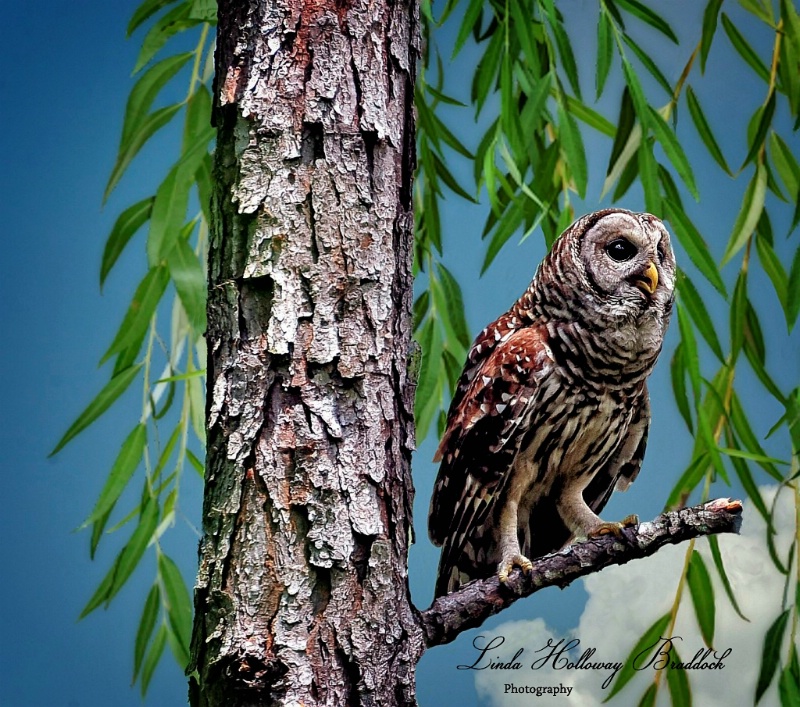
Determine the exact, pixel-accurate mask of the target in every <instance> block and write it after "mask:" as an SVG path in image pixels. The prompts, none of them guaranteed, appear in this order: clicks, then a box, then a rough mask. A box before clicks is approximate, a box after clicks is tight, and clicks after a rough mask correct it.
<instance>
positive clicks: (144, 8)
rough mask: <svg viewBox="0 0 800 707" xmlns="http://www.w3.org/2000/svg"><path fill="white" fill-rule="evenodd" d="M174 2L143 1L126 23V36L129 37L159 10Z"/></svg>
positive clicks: (170, 0)
mask: <svg viewBox="0 0 800 707" xmlns="http://www.w3.org/2000/svg"><path fill="white" fill-rule="evenodd" d="M174 2H175V0H145V1H144V2H143V3H142V4H141V5H139V7H137V8H136V10H135V11H134V13H133V15H132V16H131V19H130V22H129V23H128V29H127V34H128V37H130V36H131V35H132V34H133V33H134V32H135V31H136V29H137V28H138V27H140V26H141V25H142V24H143V23H144V22H146V21H147V20H148V19H149V18H150V17H152V16H153V15H155V14H156V13H157V12H158V11H159V10H160V9H161V8H163V7H166V6H167V5H171V4H172V3H174Z"/></svg>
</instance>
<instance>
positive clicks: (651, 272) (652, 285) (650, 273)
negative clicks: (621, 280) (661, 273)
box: [633, 260, 658, 295]
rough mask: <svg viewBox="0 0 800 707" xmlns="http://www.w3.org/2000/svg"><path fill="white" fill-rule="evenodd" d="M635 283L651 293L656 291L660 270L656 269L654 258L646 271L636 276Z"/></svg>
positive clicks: (643, 290)
mask: <svg viewBox="0 0 800 707" xmlns="http://www.w3.org/2000/svg"><path fill="white" fill-rule="evenodd" d="M633 284H634V285H636V287H638V288H639V289H640V290H641V291H642V292H645V293H647V294H650V295H652V294H653V293H654V292H655V291H656V287H658V270H656V266H655V265H654V264H653V261H652V260H651V261H650V262H649V263H648V264H647V267H646V268H645V270H644V272H643V273H642V274H641V275H637V276H636V277H635V279H634V281H633Z"/></svg>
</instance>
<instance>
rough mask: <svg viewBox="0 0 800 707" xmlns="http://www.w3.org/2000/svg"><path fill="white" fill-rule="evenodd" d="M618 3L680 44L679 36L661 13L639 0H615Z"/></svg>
mask: <svg viewBox="0 0 800 707" xmlns="http://www.w3.org/2000/svg"><path fill="white" fill-rule="evenodd" d="M615 2H616V4H617V5H619V6H620V7H623V8H625V9H626V10H627V11H628V12H630V13H631V14H632V15H633V16H634V17H638V18H639V19H640V20H641V21H642V22H645V23H646V24H648V25H650V26H651V27H653V28H654V29H657V30H658V31H659V32H661V33H662V34H663V35H664V36H666V37H669V38H670V39H671V40H672V41H673V42H675V44H678V38H677V37H676V36H675V33H674V32H673V31H672V28H671V27H670V26H669V24H667V22H666V20H664V19H663V18H662V17H661V16H660V15H658V14H656V13H655V12H653V10H651V9H650V8H649V7H647V6H646V5H643V4H642V3H640V2H638V0H615Z"/></svg>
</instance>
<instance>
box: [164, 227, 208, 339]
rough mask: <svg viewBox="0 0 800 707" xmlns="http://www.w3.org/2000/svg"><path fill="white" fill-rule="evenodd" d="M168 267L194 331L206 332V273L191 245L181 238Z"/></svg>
mask: <svg viewBox="0 0 800 707" xmlns="http://www.w3.org/2000/svg"><path fill="white" fill-rule="evenodd" d="M167 266H168V267H169V274H170V277H171V278H172V281H173V282H174V283H175V289H176V290H177V292H178V297H180V300H181V304H182V305H183V308H184V310H185V311H186V316H187V317H188V319H189V324H190V325H191V327H192V329H193V330H194V331H195V332H196V333H198V334H202V333H203V332H204V331H205V330H206V291H207V286H206V272H205V269H204V268H203V266H202V265H201V264H200V260H199V259H198V257H197V255H195V252H194V251H193V250H192V247H191V246H190V245H189V243H188V242H187V241H186V240H184V239H183V238H179V239H178V240H177V242H176V243H175V246H174V247H173V248H172V250H171V251H170V252H169V255H168V256H167Z"/></svg>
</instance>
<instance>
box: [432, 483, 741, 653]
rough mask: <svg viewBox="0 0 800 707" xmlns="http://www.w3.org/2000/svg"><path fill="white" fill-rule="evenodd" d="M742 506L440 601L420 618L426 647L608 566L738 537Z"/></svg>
mask: <svg viewBox="0 0 800 707" xmlns="http://www.w3.org/2000/svg"><path fill="white" fill-rule="evenodd" d="M741 522H742V503H741V501H735V500H731V499H728V498H721V499H717V500H715V501H709V502H707V503H703V504H701V505H699V506H693V507H691V508H682V509H681V510H678V511H671V512H669V513H662V514H661V515H660V516H657V517H656V518H655V519H653V520H652V521H650V522H649V523H641V524H640V525H637V526H634V527H632V528H626V529H624V530H623V531H622V538H616V537H614V536H613V535H604V536H601V537H599V538H593V539H590V540H586V541H584V542H580V543H576V544H574V545H570V546H569V547H567V548H566V549H564V550H562V551H560V552H556V553H553V554H550V555H546V556H545V557H543V558H540V559H538V560H536V561H535V562H534V566H533V571H532V572H531V573H530V574H528V575H523V574H522V573H521V572H520V571H519V570H515V571H514V573H513V574H512V575H511V577H509V581H508V583H507V584H501V583H500V581H499V580H498V579H497V577H496V576H495V577H490V578H489V579H482V580H477V581H474V582H470V583H469V584H466V585H464V586H463V587H462V588H461V589H459V590H458V591H456V592H453V593H452V594H448V595H446V596H443V597H439V598H438V599H436V601H434V602H433V604H432V605H431V606H430V608H428V609H426V610H425V611H423V612H422V615H421V619H422V627H423V632H424V634H425V643H426V645H427V646H428V647H431V646H438V645H441V644H442V643H449V642H450V641H452V640H454V639H455V638H456V637H457V636H458V635H459V634H460V633H461V632H462V631H466V630H467V629H470V628H474V627H475V626H479V625H480V624H481V623H483V622H484V621H485V620H486V619H487V618H489V617H490V616H493V615H494V614H497V613H499V612H500V611H502V610H503V609H505V608H506V607H508V606H510V605H511V604H513V603H514V602H515V601H516V600H517V599H522V598H523V597H527V596H530V595H531V594H533V593H534V592H538V591H539V590H540V589H544V588H545V587H551V586H559V587H562V588H563V587H566V586H567V585H568V584H570V583H571V582H573V581H574V580H576V579H577V578H578V577H583V576H585V575H587V574H592V573H594V572H599V571H600V570H602V569H603V568H605V567H608V566H609V565H624V564H625V563H626V562H630V561H631V560H636V559H639V558H642V557H649V556H650V555H652V554H654V553H655V552H657V551H658V550H660V549H661V548H662V547H664V546H665V545H675V544H678V543H681V542H684V541H686V540H691V539H692V538H697V537H700V536H702V535H714V534H716V533H738V532H739V527H740V526H741Z"/></svg>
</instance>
